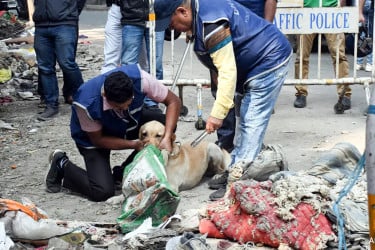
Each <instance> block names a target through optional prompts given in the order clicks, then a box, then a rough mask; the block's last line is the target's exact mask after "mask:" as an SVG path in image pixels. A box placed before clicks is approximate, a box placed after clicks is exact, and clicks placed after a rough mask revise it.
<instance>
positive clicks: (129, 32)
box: [121, 25, 144, 65]
mask: <svg viewBox="0 0 375 250" xmlns="http://www.w3.org/2000/svg"><path fill="white" fill-rule="evenodd" d="M143 34H144V28H143V27H140V26H135V25H124V27H123V28H122V57H121V63H122V64H124V65H129V64H136V63H138V58H139V55H140V53H141V49H142V42H143Z"/></svg>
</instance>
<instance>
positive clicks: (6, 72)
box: [0, 68, 12, 83]
mask: <svg viewBox="0 0 375 250" xmlns="http://www.w3.org/2000/svg"><path fill="white" fill-rule="evenodd" d="M11 78H12V70H11V69H10V68H7V69H0V83H4V82H7V81H9V80H10V79H11Z"/></svg>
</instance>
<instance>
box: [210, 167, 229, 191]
mask: <svg viewBox="0 0 375 250" xmlns="http://www.w3.org/2000/svg"><path fill="white" fill-rule="evenodd" d="M228 175H229V172H228V171H225V172H224V173H222V174H216V175H215V176H214V177H212V179H211V180H209V181H208V187H209V188H210V189H220V188H222V187H223V186H224V187H225V186H226V185H227V183H228Z"/></svg>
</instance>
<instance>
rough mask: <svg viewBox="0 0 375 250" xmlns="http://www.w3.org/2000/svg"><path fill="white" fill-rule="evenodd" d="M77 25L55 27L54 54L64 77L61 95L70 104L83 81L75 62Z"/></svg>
mask: <svg viewBox="0 0 375 250" xmlns="http://www.w3.org/2000/svg"><path fill="white" fill-rule="evenodd" d="M77 42H78V27H77V26H71V25H61V26H57V27H56V40H55V44H56V48H58V49H57V50H56V56H57V61H58V63H59V65H60V67H61V70H62V72H63V77H64V86H63V95H64V99H65V102H66V103H69V104H71V103H72V101H73V99H72V97H73V95H74V94H75V93H76V91H77V90H78V88H79V86H81V84H82V83H83V78H82V73H81V70H80V69H79V67H78V65H77V63H76V51H77Z"/></svg>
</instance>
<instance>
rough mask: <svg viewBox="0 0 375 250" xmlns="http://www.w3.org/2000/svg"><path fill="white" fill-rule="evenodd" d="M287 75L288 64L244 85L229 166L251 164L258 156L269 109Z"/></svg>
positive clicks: (272, 105)
mask: <svg viewBox="0 0 375 250" xmlns="http://www.w3.org/2000/svg"><path fill="white" fill-rule="evenodd" d="M287 74H288V63H286V64H284V65H283V66H281V67H279V68H278V69H276V70H274V71H271V72H269V73H267V74H264V75H262V76H260V77H258V78H255V79H253V80H251V81H250V82H248V83H247V84H246V85H245V87H244V93H243V98H242V100H241V106H240V110H239V112H240V113H239V114H240V117H239V121H238V122H239V124H238V125H239V127H238V128H237V131H236V133H238V134H236V143H235V147H234V150H233V151H232V164H233V163H235V162H237V161H240V160H244V161H246V162H252V161H253V160H254V159H255V158H256V156H257V155H258V154H259V152H260V150H261V148H262V144H263V139H264V135H265V132H266V129H267V126H268V123H269V120H270V117H271V115H272V110H273V108H274V106H275V103H276V100H277V97H278V96H279V93H280V90H281V87H282V85H283V83H284V81H285V78H286V77H287ZM236 108H237V106H236Z"/></svg>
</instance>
